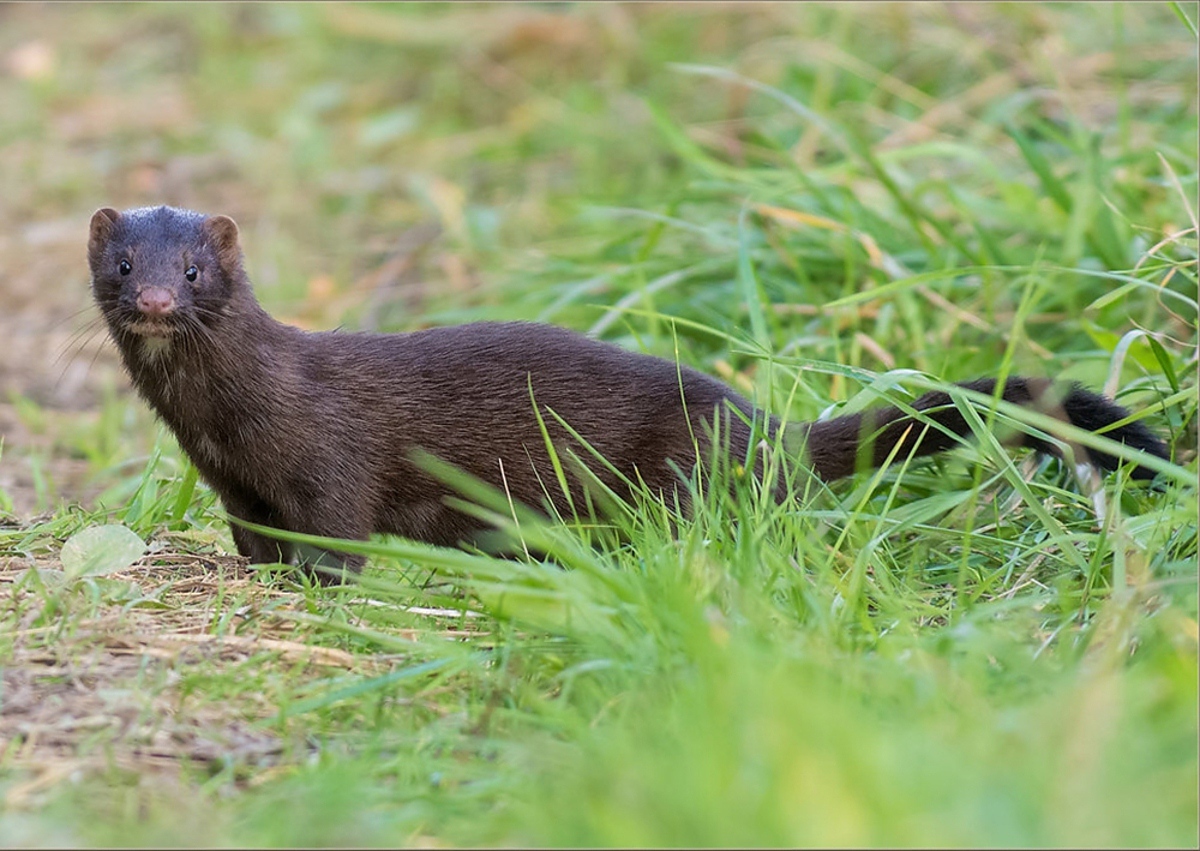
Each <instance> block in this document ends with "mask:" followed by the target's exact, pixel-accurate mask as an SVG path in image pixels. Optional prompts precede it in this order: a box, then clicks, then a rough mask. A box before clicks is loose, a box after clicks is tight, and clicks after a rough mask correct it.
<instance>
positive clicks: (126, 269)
mask: <svg viewBox="0 0 1200 851" xmlns="http://www.w3.org/2000/svg"><path fill="white" fill-rule="evenodd" d="M117 271H118V272H120V273H121V274H122V275H128V274H129V273H130V272H132V271H133V267H132V266H130V265H129V261H128V260H122V261H121V264H120V265H119V266H117Z"/></svg>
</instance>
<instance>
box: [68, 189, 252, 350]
mask: <svg viewBox="0 0 1200 851" xmlns="http://www.w3.org/2000/svg"><path fill="white" fill-rule="evenodd" d="M88 265H89V266H90V267H91V270H92V295H93V297H94V298H95V299H96V304H97V305H98V306H99V307H100V310H101V312H102V313H103V314H104V318H105V319H106V320H107V321H108V323H109V326H110V327H111V328H112V329H113V331H114V332H118V333H127V334H134V335H137V336H140V337H145V338H152V337H157V338H169V337H171V336H173V335H174V334H176V333H178V332H180V331H186V329H187V328H188V327H193V328H194V327H195V326H196V325H203V326H208V327H212V326H214V325H216V324H218V323H219V322H220V321H221V319H222V317H224V316H226V315H228V312H229V308H230V305H231V302H232V301H233V300H234V299H235V298H237V297H238V296H239V295H241V294H243V293H245V292H247V291H248V288H249V284H248V283H247V281H246V275H245V272H244V271H243V270H242V254H241V248H240V247H239V245H238V229H237V225H236V224H234V222H233V219H230V218H228V217H227V216H204V215H201V214H200V213H193V212H191V211H189V210H177V209H174V208H172V207H142V208H140V209H136V210H126V211H125V212H123V213H119V212H117V211H116V210H113V209H111V208H108V207H105V208H103V209H100V210H97V211H96V212H95V214H94V215H93V216H92V224H91V232H90V234H89V237H88Z"/></svg>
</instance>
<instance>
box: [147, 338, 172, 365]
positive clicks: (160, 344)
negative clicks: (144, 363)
mask: <svg viewBox="0 0 1200 851" xmlns="http://www.w3.org/2000/svg"><path fill="white" fill-rule="evenodd" d="M170 350H171V338H170V337H143V338H142V355H143V357H145V358H146V359H147V360H155V359H157V358H161V357H162V356H163V355H165V354H166V353H167V352H169V351H170Z"/></svg>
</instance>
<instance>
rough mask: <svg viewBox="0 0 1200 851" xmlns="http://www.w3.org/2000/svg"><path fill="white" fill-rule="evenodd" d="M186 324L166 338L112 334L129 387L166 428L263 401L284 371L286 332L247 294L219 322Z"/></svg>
mask: <svg viewBox="0 0 1200 851" xmlns="http://www.w3.org/2000/svg"><path fill="white" fill-rule="evenodd" d="M185 309H186V308H185ZM188 319H189V320H190V321H187V322H184V323H180V327H179V328H177V329H176V331H175V333H173V334H172V335H171V336H170V337H168V338H161V339H159V338H148V337H141V336H138V335H135V334H131V333H129V332H121V331H114V334H113V336H114V338H115V339H116V341H117V345H118V348H119V349H120V351H121V356H122V359H123V360H124V361H125V366H126V368H127V369H128V371H129V374H130V377H131V378H132V379H133V383H134V386H135V387H136V388H137V390H138V392H139V393H140V394H141V395H142V396H143V397H144V398H145V399H146V400H147V401H148V402H149V403H150V404H151V405H152V406H153V407H154V408H155V409H156V410H157V411H158V413H159V414H161V415H162V416H163V417H164V418H166V419H167V420H168V421H169V422H170V421H172V420H175V419H176V418H178V417H181V416H186V415H187V412H188V411H191V410H194V409H195V408H197V407H203V408H207V409H209V410H213V409H216V410H220V409H223V408H225V407H229V406H236V405H237V404H238V402H237V400H238V399H239V398H240V399H245V398H262V397H263V395H264V394H265V393H267V392H269V388H270V387H271V385H272V381H271V377H272V373H277V372H278V371H279V370H280V369H283V368H286V363H287V361H288V351H289V348H290V347H289V346H288V341H289V339H290V336H291V335H289V334H288V333H287V332H288V330H289V329H288V327H287V326H285V325H282V324H281V323H279V322H276V321H275V320H274V319H273V318H271V316H270V315H269V314H268V313H267V312H266V311H265V310H263V309H262V307H261V306H260V305H259V304H258V302H257V301H256V300H255V298H254V296H253V295H252V294H250V292H249V291H248V290H247V291H245V292H244V293H238V294H235V296H234V297H233V298H231V299H230V301H229V302H227V303H226V305H225V306H224V307H223V308H222V309H221V311H220V315H219V316H214V317H211V318H208V319H206V320H204V321H200V320H199V318H198V317H196V316H190V317H188ZM265 351H269V352H270V356H269V357H264V356H263V352H265ZM230 413H234V412H233V411H230Z"/></svg>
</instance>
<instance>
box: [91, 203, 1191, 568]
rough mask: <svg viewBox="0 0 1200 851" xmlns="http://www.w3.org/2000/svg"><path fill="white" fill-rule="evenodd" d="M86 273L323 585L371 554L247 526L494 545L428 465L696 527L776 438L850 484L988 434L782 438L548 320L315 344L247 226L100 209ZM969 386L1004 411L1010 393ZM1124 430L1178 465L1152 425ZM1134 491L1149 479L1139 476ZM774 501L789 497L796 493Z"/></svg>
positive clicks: (134, 358)
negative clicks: (280, 311) (640, 500)
mask: <svg viewBox="0 0 1200 851" xmlns="http://www.w3.org/2000/svg"><path fill="white" fill-rule="evenodd" d="M88 263H89V266H90V268H91V274H92V292H93V296H94V299H95V301H96V304H97V305H98V307H99V309H100V311H101V313H102V314H103V317H104V319H105V321H106V323H107V325H108V329H109V332H110V334H111V337H112V339H113V341H114V342H115V343H116V346H117V349H118V350H119V352H120V355H121V358H122V361H123V363H124V366H125V368H126V370H127V371H128V373H129V376H130V378H131V380H132V383H133V386H134V387H135V388H136V390H137V392H138V393H139V394H140V395H141V396H142V397H143V398H144V399H145V400H146V402H148V403H149V404H150V406H151V407H152V408H153V409H154V411H155V412H156V413H157V414H158V416H159V417H160V418H161V419H162V420H163V422H165V423H166V424H167V426H168V427H169V428H170V429H171V431H172V432H174V434H175V436H176V438H177V439H178V441H179V444H180V446H181V447H182V448H183V450H184V452H185V453H186V454H187V456H188V457H189V458H190V459H191V461H192V463H193V464H195V466H196V468H197V469H198V471H199V473H200V475H201V476H202V477H203V479H204V480H205V481H206V482H207V483H208V484H209V485H210V486H211V487H212V488H213V490H214V491H215V492H216V493H217V495H218V496H219V497H220V499H221V501H222V503H223V504H224V506H225V509H226V511H227V513H228V515H229V516H230V517H231V519H232V520H233V521H235V522H233V523H231V531H232V534H233V539H234V542H235V544H236V546H237V549H238V552H239V553H240V554H241V555H243V556H245V557H247V558H248V559H249V560H250V561H251V562H252V563H275V562H280V561H282V562H285V563H287V562H291V561H293V560H295V559H296V558H297V557H298V556H299V557H300V560H301V562H302V563H304V564H306V565H307V566H308V567H309V568H310V569H312V570H314V571H315V573H316V575H317V576H318V578H321V579H323V580H324V581H335V580H336V578H337V577H338V576H342V575H344V572H345V571H352V572H353V571H358V570H359V569H360V568H361V566H362V564H363V561H364V559H363V557H361V556H358V555H348V554H346V553H340V552H331V551H321V550H315V551H312V552H309V551H302V552H298V551H297V548H296V547H294V546H292V545H291V544H289V543H288V542H286V541H281V540H277V539H274V538H271V537H267V536H265V535H261V534H259V533H257V532H254V531H251V530H249V529H247V528H245V527H243V526H240V525H238V523H237V522H236V521H237V520H238V519H241V520H246V521H250V522H251V523H255V524H259V525H263V526H269V527H273V528H277V529H283V530H291V531H294V532H304V533H309V534H314V535H321V536H327V537H335V538H342V539H359V540H361V539H365V538H367V537H368V536H369V535H370V534H371V533H373V532H377V533H391V534H397V535H401V536H405V537H408V538H411V539H415V540H419V541H426V542H429V543H432V544H438V545H461V544H464V543H471V542H474V541H478V540H481V537H480V536H481V535H482V534H484V533H486V532H487V531H488V530H487V524H485V523H484V522H483V521H481V520H479V519H477V518H476V517H473V516H471V515H469V514H467V513H464V512H461V511H459V510H457V509H456V508H455V507H453V505H452V504H451V503H452V501H450V502H448V500H447V497H449V496H452V495H453V493H454V492H453V490H452V488H450V487H449V486H447V485H446V484H445V483H444V482H443V481H442V479H441V477H439V476H435V475H432V474H431V473H430V472H429V469H428V466H427V465H425V464H422V463H420V461H419V459H418V456H417V450H420V451H422V452H424V453H428V454H429V455H432V456H434V457H436V458H438V459H440V460H441V461H443V462H446V463H448V464H450V465H453V466H454V467H456V468H458V469H459V470H461V471H463V472H464V473H466V474H468V475H470V476H472V477H475V478H476V479H479V480H481V481H483V482H486V483H488V484H490V485H492V486H494V487H496V488H499V489H501V490H502V491H504V492H505V493H507V494H508V495H509V496H510V497H511V498H512V499H513V500H514V501H516V502H518V503H521V504H524V505H526V506H531V507H534V508H541V509H544V510H547V511H550V510H553V511H555V512H558V513H559V514H560V516H570V513H571V511H572V510H573V507H578V506H581V505H584V504H586V503H587V501H588V494H587V490H588V487H589V481H591V482H592V484H591V485H590V486H591V487H592V488H595V484H594V482H596V481H598V482H600V483H601V484H602V485H603V486H604V487H605V488H608V489H611V491H613V492H614V493H616V494H617V495H618V496H620V497H623V498H629V497H630V496H631V492H630V491H631V487H632V486H633V484H632V483H639V484H640V485H644V486H645V487H647V488H648V489H649V490H650V492H652V493H657V494H661V495H663V496H664V497H665V498H669V499H674V500H678V501H679V503H680V504H681V505H682V506H683V507H684V508H685V509H686V507H687V505H688V499H689V493H690V491H689V489H688V488H687V487H686V485H685V483H686V480H687V478H688V477H689V476H690V475H691V474H692V473H693V472H695V471H696V470H697V469H698V468H702V467H704V465H705V463H706V461H707V460H708V459H710V458H712V457H714V456H716V455H718V454H719V455H720V456H721V457H725V458H728V459H731V460H733V461H736V462H738V463H742V464H749V465H751V466H750V469H752V470H753V471H754V472H755V474H756V475H757V476H759V477H760V478H762V477H763V476H764V475H765V473H764V470H765V469H766V467H765V466H764V463H763V453H761V452H758V451H757V447H761V446H762V445H764V443H763V441H764V439H766V442H767V443H770V441H771V439H772V438H775V437H783V438H784V440H783V441H782V444H783V445H784V446H785V447H787V448H789V449H790V450H793V451H794V455H795V458H794V459H792V460H794V461H797V462H800V463H801V464H803V465H805V469H807V470H811V472H812V473H814V474H815V475H816V476H818V477H819V478H820V479H822V480H833V479H837V478H840V477H844V476H848V475H850V474H852V473H854V472H855V471H856V470H858V469H861V468H863V467H864V466H878V465H881V464H883V463H886V461H887V459H888V458H889V457H894V458H898V459H901V460H903V459H904V458H906V457H908V456H909V455H910V454H911V455H927V454H931V453H935V452H941V451H943V450H945V449H949V448H951V447H953V446H954V445H956V443H957V442H958V438H960V437H964V436H967V435H969V434H970V433H971V429H970V427H969V425H968V424H967V422H966V421H965V419H964V418H963V415H962V413H961V412H960V411H959V410H958V408H957V407H955V406H954V405H953V404H952V403H951V400H950V397H949V396H948V395H947V394H946V393H942V392H931V393H927V394H925V395H924V396H921V397H920V398H918V399H916V400H915V401H914V402H913V403H912V408H914V409H916V410H918V411H922V412H927V417H928V419H930V420H932V423H933V424H934V425H935V426H936V427H934V426H931V425H929V424H927V423H922V422H920V421H918V420H914V419H911V418H910V417H909V416H908V415H906V414H905V413H904V412H903V411H901V410H900V409H898V408H883V409H880V410H869V411H867V412H864V413H861V414H854V415H848V416H841V417H836V418H833V419H829V420H826V421H819V422H813V423H797V424H791V425H789V426H787V427H786V431H785V433H784V435H779V430H780V428H781V425H780V421H779V419H778V418H777V417H774V416H772V415H770V414H768V413H766V412H763V411H761V410H758V409H756V408H755V407H754V406H753V405H752V404H751V403H750V402H749V401H747V400H746V399H745V398H743V397H742V396H740V395H739V394H737V393H735V392H734V391H733V390H732V389H731V388H729V387H728V386H726V385H725V384H723V383H721V382H720V381H718V380H716V379H714V378H712V377H710V376H708V375H705V374H703V373H701V372H698V371H696V370H694V369H691V368H689V367H686V366H683V365H682V364H678V363H675V362H673V361H668V360H664V359H661V358H657V357H653V356H650V355H645V354H638V353H634V352H630V351H627V350H625V349H622V348H620V347H618V346H616V345H613V344H611V343H607V342H602V341H599V340H594V339H590V338H588V337H585V336H583V335H581V334H577V333H575V332H572V331H568V330H565V329H563V328H558V327H554V326H549V325H543V324H536V323H529V322H479V323H472V324H467V325H460V326H454V327H444V328H433V329H428V330H423V331H416V332H411V333H399V334H374V333H358V332H345V331H326V332H306V331H302V330H300V329H299V328H295V327H292V326H290V325H286V324H283V323H280V322H278V321H276V320H275V319H273V318H272V317H271V316H270V315H268V314H267V312H266V311H265V310H264V309H263V308H262V307H261V306H260V305H259V303H258V301H257V300H256V298H255V296H254V293H253V290H252V288H251V284H250V281H249V279H248V277H247V275H246V271H245V267H244V265H243V257H242V250H241V247H240V243H239V236H238V228H237V225H236V224H235V223H234V221H233V220H232V219H230V218H228V217H227V216H222V215H213V216H206V215H203V214H200V213H196V212H191V211H187V210H180V209H174V208H170V207H153V208H139V209H133V210H127V211H125V212H118V211H116V210H113V209H111V208H103V209H100V210H98V211H97V212H96V213H95V214H94V215H93V217H92V220H91V228H90V235H89V240H88ZM961 386H963V387H965V388H968V389H971V390H976V391H979V392H981V393H989V394H990V393H993V392H994V391H995V388H996V381H995V380H993V379H981V380H978V381H973V382H970V383H967V384H963V385H961ZM1002 398H1003V399H1005V400H1006V401H1009V402H1013V403H1016V404H1021V405H1032V406H1039V407H1042V408H1043V409H1046V410H1050V411H1051V412H1054V413H1056V415H1059V416H1061V417H1064V418H1066V419H1068V420H1069V421H1070V422H1072V423H1074V424H1076V425H1079V426H1081V427H1083V428H1086V429H1089V430H1093V431H1094V430H1098V429H1104V428H1105V427H1107V426H1110V425H1112V424H1113V423H1115V422H1117V421H1118V420H1121V419H1123V418H1125V417H1126V416H1128V413H1127V412H1126V411H1125V410H1124V409H1123V408H1121V407H1120V406H1118V405H1116V404H1114V403H1112V402H1110V401H1108V400H1107V399H1105V398H1104V397H1102V396H1099V395H1096V394H1094V393H1091V392H1088V391H1087V390H1084V389H1082V388H1081V387H1078V386H1075V385H1071V386H1069V387H1067V388H1065V390H1062V389H1060V388H1055V389H1054V392H1051V383H1050V382H1049V381H1047V380H1045V379H1031V378H1023V377H1010V378H1008V379H1007V381H1006V382H1005V384H1004V387H1003V390H1002ZM1046 400H1057V401H1056V402H1053V401H1052V402H1050V403H1048V402H1047V401H1046ZM564 424H565V425H564ZM1106 433H1107V434H1108V435H1109V436H1111V437H1113V438H1115V439H1117V440H1120V441H1123V442H1124V443H1126V444H1127V445H1129V446H1131V447H1134V448H1136V449H1139V450H1141V451H1142V452H1145V453H1147V454H1150V455H1154V456H1156V457H1159V458H1166V457H1167V455H1168V453H1167V449H1166V446H1165V445H1164V443H1163V442H1162V441H1161V440H1159V438H1158V437H1156V436H1155V435H1154V434H1153V433H1152V432H1151V431H1150V430H1149V429H1148V428H1146V426H1145V425H1144V424H1143V423H1141V422H1140V421H1137V422H1132V423H1128V424H1125V425H1123V426H1120V427H1118V428H1114V429H1109V430H1108V431H1107V432H1106ZM547 438H548V439H549V441H550V444H551V445H552V446H553V448H554V453H555V454H556V455H557V456H558V458H557V460H558V462H559V463H558V465H557V466H556V464H555V460H556V459H554V458H552V454H551V450H550V449H548V448H547ZM1019 440H1020V441H1023V445H1026V446H1032V447H1033V448H1034V449H1037V450H1038V451H1042V452H1055V451H1056V450H1055V447H1054V446H1053V445H1051V444H1049V443H1046V442H1044V441H1041V440H1038V439H1036V438H1031V437H1029V436H1022V437H1021V438H1019ZM713 449H716V450H717V452H713V451H712V450H713ZM1086 454H1087V455H1088V458H1087V459H1086V460H1088V461H1090V462H1091V463H1092V464H1094V465H1096V466H1098V467H1100V468H1102V469H1106V470H1111V469H1113V468H1115V467H1116V466H1117V459H1115V458H1114V457H1112V456H1111V455H1108V454H1106V453H1103V452H1094V451H1091V450H1087V451H1086ZM600 458H603V461H601V460H599V459H600ZM564 459H566V460H565V461H564ZM584 466H585V467H586V468H587V470H590V473H585V472H584V471H583V469H582V467H584ZM773 469H774V467H773ZM559 470H562V471H563V474H564V476H565V478H566V480H567V487H566V489H565V492H564V488H563V487H561V486H560V483H559V479H558V475H559V472H558V471H559ZM1132 474H1133V475H1134V476H1135V477H1138V478H1151V477H1152V476H1153V473H1152V472H1151V471H1150V470H1148V469H1146V468H1145V467H1140V466H1135V467H1134V469H1133V472H1132ZM592 476H594V480H592ZM764 484H765V485H766V486H767V487H770V488H771V489H772V490H773V491H774V496H775V497H776V498H778V499H785V498H787V495H788V486H787V482H786V481H785V479H784V477H783V476H778V475H777V476H776V478H775V479H774V480H773V481H769V482H764ZM329 568H333V569H332V570H330V569H329ZM331 577H332V579H331Z"/></svg>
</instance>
